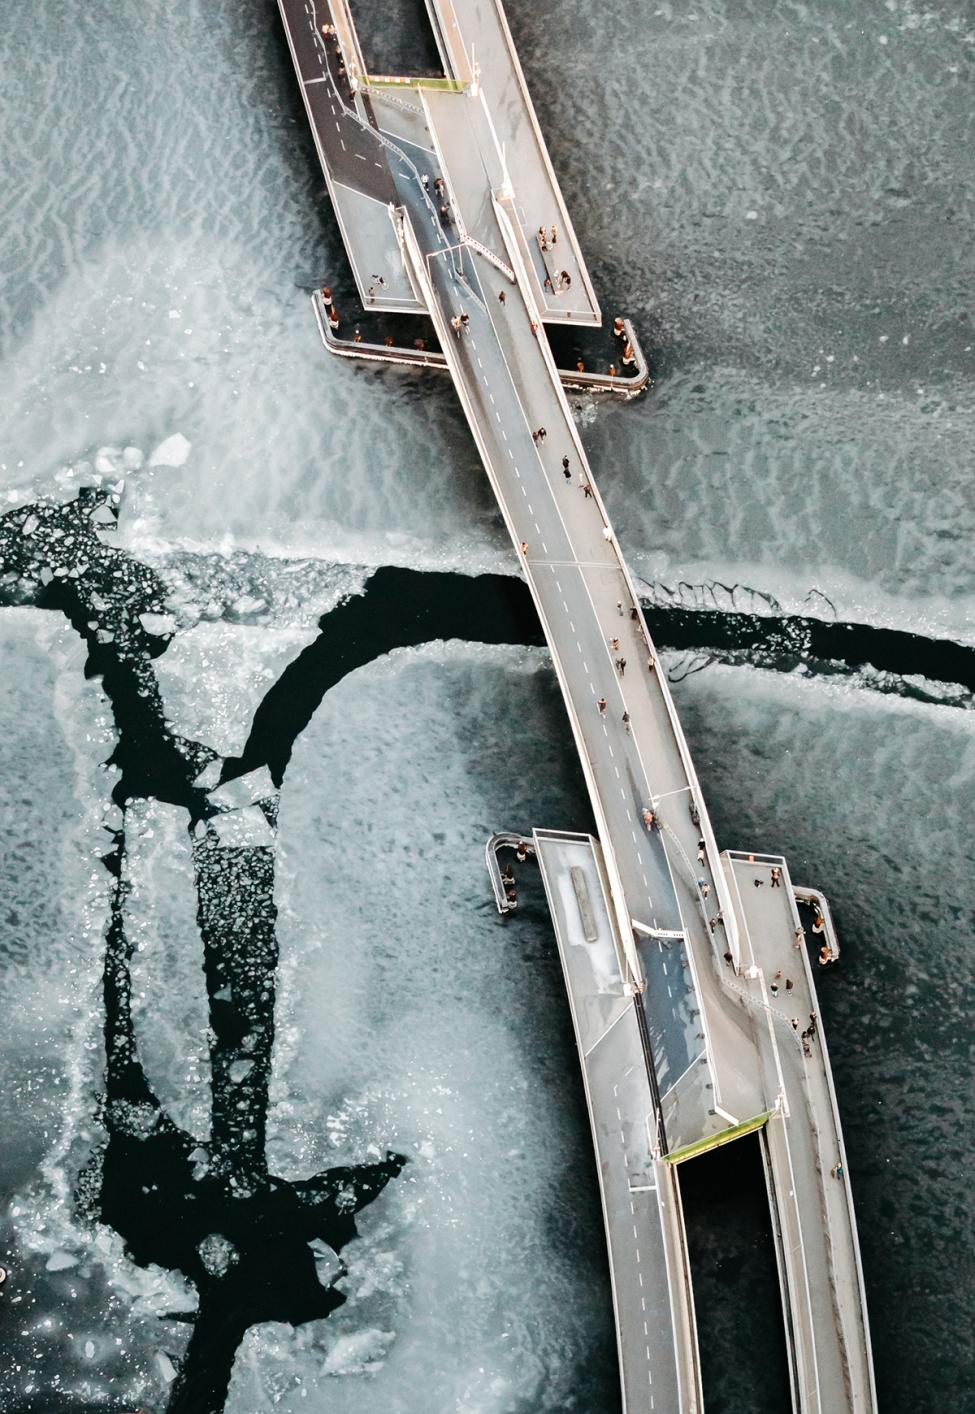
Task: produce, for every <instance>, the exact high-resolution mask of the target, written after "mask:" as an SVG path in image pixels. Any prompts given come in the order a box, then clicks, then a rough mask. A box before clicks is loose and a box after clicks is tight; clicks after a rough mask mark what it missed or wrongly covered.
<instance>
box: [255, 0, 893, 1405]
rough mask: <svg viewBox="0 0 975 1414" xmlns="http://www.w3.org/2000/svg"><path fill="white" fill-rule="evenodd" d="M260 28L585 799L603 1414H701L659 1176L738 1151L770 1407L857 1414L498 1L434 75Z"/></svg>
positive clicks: (471, 19) (567, 850)
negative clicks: (608, 1341)
mask: <svg viewBox="0 0 975 1414" xmlns="http://www.w3.org/2000/svg"><path fill="white" fill-rule="evenodd" d="M279 8H280V10H281V14H282V17H283V19H284V24H285V30H286V33H287V36H288V42H289V45H290V47H291V52H292V56H293V58H294V63H295V68H296V72H297V75H298V78H299V82H300V84H301V90H302V94H303V96H304V100H305V106H306V110H307V113H308V117H309V121H310V124H311V128H312V132H313V135H314V138H315V143H316V147H317V150H318V154H319V158H320V160H321V162H322V167H323V170H324V172H325V176H326V180H327V183H328V187H329V192H330V195H331V197H332V201H333V203H334V206H335V210H336V214H337V217H338V220H339V224H340V227H341V230H342V234H343V238H344V240H345V243H346V247H347V250H348V253H349V258H350V262H351V264H352V268H353V272H354V276H355V280H356V283H357V285H358V287H359V292H360V296H361V298H362V299H363V301H364V303H365V302H367V301H368V302H370V303H371V305H373V306H375V307H380V308H383V309H388V310H390V311H394V312H396V313H411V312H412V313H421V312H422V313H424V314H426V315H427V316H428V317H429V318H430V319H431V320H432V321H433V325H434V328H435V330H436V333H437V337H438V340H439V343H440V347H441V350H442V357H443V360H444V361H445V363H446V366H447V368H448V369H449V371H450V374H451V375H452V378H453V381H454V385H455V388H456V390H457V394H458V396H459V398H460V401H461V405H462V407H463V410H464V413H465V415H466V417H467V420H468V423H469V425H470V428H471V432H472V434H473V436H474V439H475V442H476V444H477V447H478V450H479V452H480V456H481V459H482V462H483V464H484V468H485V471H486V473H487V476H488V478H489V480H490V483H491V486H492V488H493V491H494V494H495V496H496V498H497V502H498V505H499V507H500V510H501V513H502V515H503V517H504V520H505V524H506V525H507V528H508V531H509V534H510V536H511V539H512V542H513V545H514V548H515V553H516V555H517V557H518V561H519V567H520V570H521V573H522V574H523V575H524V578H525V580H526V582H527V584H528V586H529V588H530V591H531V594H532V597H533V600H534V603H535V606H536V609H537V611H538V614H539V618H540V620H541V623H542V626H543V629H544V632H545V636H546V639H547V642H548V646H549V649H550V651H551V655H552V661H553V665H554V668H555V672H556V675H557V678H558V682H559V685H560V688H561V691H562V695H563V699H564V702H565V707H566V712H567V716H568V720H569V724H570V727H571V730H572V734H573V737H574V740H575V745H576V749H577V751H578V754H579V759H580V761H581V763H582V768H583V772H584V774H585V778H586V783H587V786H588V789H589V794H590V798H591V801H592V807H593V812H594V817H595V820H596V824H597V832H598V839H590V838H589V837H587V836H584V837H579V836H571V835H560V834H558V833H557V832H551V831H538V830H536V831H535V832H534V835H533V838H532V845H533V849H534V852H535V855H536V858H537V860H538V863H539V867H540V870H541V873H542V878H543V882H544V885H545V889H546V892H547V895H548V899H549V903H550V906H551V911H552V917H553V923H554V926H555V932H556V938H557V942H558V946H559V950H560V955H561V957H562V962H563V968H564V971H565V977H566V984H567V990H568V995H569V1000H570V1005H571V1008H572V1014H573V1019H574V1023H575V1027H576V1037H577V1041H578V1046H579V1052H580V1059H581V1063H582V1068H583V1077H584V1081H585V1087H586V1096H587V1102H588V1105H589V1111H590V1118H591V1121H592V1128H593V1138H594V1144H595V1148H596V1155H597V1160H598V1167H599V1176H600V1190H601V1197H602V1202H603V1211H604V1218H605V1225H606V1233H607V1243H608V1247H609V1252H610V1259H611V1270H612V1278H613V1300H614V1307H615V1311H616V1318H617V1335H618V1341H619V1355H620V1378H621V1389H622V1398H623V1405H624V1409H625V1410H627V1411H631V1414H635V1411H641V1410H673V1411H681V1414H691V1411H698V1410H700V1409H701V1408H702V1405H703V1401H702V1395H701V1387H700V1372H699V1362H698V1358H697V1340H698V1336H697V1331H696V1324H695V1317H694V1307H693V1296H692V1284H691V1274H690V1271H689V1265H688V1259H687V1252H686V1243H685V1241H684V1233H683V1218H682V1214H681V1205H680V1186H679V1165H680V1163H681V1162H683V1161H685V1160H689V1159H691V1158H692V1157H693V1156H694V1155H696V1154H698V1153H701V1152H703V1151H705V1150H707V1149H709V1148H713V1147H714V1146H716V1145H719V1144H722V1143H727V1142H730V1141H731V1140H733V1139H735V1138H737V1137H738V1136H739V1135H742V1134H745V1133H749V1132H752V1131H759V1133H760V1137H761V1145H762V1154H763V1159H764V1162H765V1167H766V1175H767V1180H768V1189H769V1197H770V1205H771V1211H772V1217H773V1231H774V1233H775V1238H776V1247H777V1258H778V1266H779V1275H780V1285H781V1291H782V1301H783V1314H784V1329H785V1338H786V1342H787V1346H788V1352H789V1368H790V1375H791V1385H792V1400H793V1407H794V1409H795V1410H797V1411H801V1414H837V1412H838V1411H844V1410H849V1411H856V1414H860V1411H872V1410H874V1409H875V1408H876V1396H875V1392H874V1383H873V1371H872V1362H871V1354H870V1340H869V1328H868V1322H867V1314H866V1303H865V1298H864V1291H863V1279H862V1273H861V1269H860V1258H859V1248H858V1242H857V1236H856V1226H855V1219H854V1212H853V1206H852V1198H851V1193H850V1186H849V1174H848V1169H847V1165H846V1162H845V1154H844V1151H843V1143H842V1134H841V1130H840V1124H839V1117H838V1112H837V1107H836V1101H835V1095H834V1093H833V1088H832V1081H831V1076H830V1071H829V1063H828V1057H827V1053H826V1048H825V1042H824V1039H823V1036H822V1029H821V1027H820V1025H819V1023H818V1015H817V1014H818V1006H817V1003H816V998H815V987H814V980H813V976H812V973H811V970H810V966H809V961H808V957H807V953H806V949H805V946H804V945H803V946H797V944H798V943H799V939H800V936H801V935H802V932H803V930H802V925H801V922H800V915H799V913H798V911H797V900H796V895H795V892H794V890H793V888H792V884H791V880H790V878H789V874H788V868H787V865H786V863H785V861H784V860H769V859H767V858H765V857H764V856H755V855H737V854H729V853H721V852H720V851H719V850H718V847H717V843H716V841H715V838H714V834H713V831H712V828H711V824H710V821H709V818H708V814H707V809H706V806H705V802H704V800H703V797H702V794H701V790H700V787H699V784H698V780H697V776H696V774H695V771H694V765H693V762H692V760H691V756H690V752H689V750H688V747H687V743H686V741H685V738H684V734H683V731H682V729H681V725H680V721H679V719H678V716H677V713H676V711H675V708H674V704H673V701H672V698H671V694H670V690H669V686H668V683H667V679H666V675H665V673H664V672H663V671H662V669H661V667H660V664H659V662H658V659H657V654H656V650H655V648H654V645H653V641H652V638H651V635H650V631H649V627H648V625H647V623H646V620H645V618H644V615H643V611H642V608H641V605H640V601H639V598H638V596H637V594H636V590H635V588H634V585H633V582H632V580H631V577H630V574H629V571H628V569H627V566H626V563H625V560H624V558H623V555H622V552H621V550H620V546H619V544H618V542H617V539H616V535H615V532H614V530H613V526H612V524H611V522H610V519H609V516H608V513H607V511H606V507H605V505H604V503H603V501H602V499H601V497H600V495H599V491H598V487H597V485H596V482H595V480H594V477H593V473H592V469H591V467H590V465H589V462H588V458H587V456H586V452H585V448H584V447H583V444H582V442H581V439H580V437H579V435H578V432H577V429H576V425H575V421H574V419H573V416H572V412H571V409H570V407H569V404H568V402H567V399H566V395H565V390H564V386H563V376H562V375H561V374H560V372H559V370H558V368H557V367H556V364H555V360H554V358H553V356H552V352H551V349H550V346H549V342H548V338H547V335H546V332H545V330H546V326H547V325H550V324H552V323H563V324H567V323H571V322H573V321H576V322H577V323H580V324H590V325H591V324H598V323H599V321H600V320H601V317H602V316H601V313H600V310H599V306H598V303H597V301H596V297H595V293H594V291H593V289H592V284H591V281H590V278H589V274H588V272H587V269H586V265H585V261H584V259H583V256H582V252H581V250H580V248H579V244H578V241H577V238H576V235H575V232H574V230H573V228H572V225H571V223H570V220H569V216H568V212H567V211H566V209H565V203H564V200H563V198H562V195H561V192H560V191H559V187H558V182H557V180H556V177H555V174H554V171H553V169H552V165H551V162H550V161H549V158H548V154H547V151H546V148H545V144H544V140H543V138H542V134H541V131H540V128H539V125H538V122H537V118H536V115H535V112H534V109H533V107H532V104H531V99H530V96H529V94H528V89H527V86H526V84H525V80H524V76H523V74H522V71H521V68H520V65H519V63H518V58H517V54H516V53H515V49H514V45H513V42H512V39H511V35H510V31H509V30H508V27H507V23H506V21H505V17H504V13H503V10H502V8H501V4H500V0H428V4H427V9H428V13H429V15H430V19H431V23H432V24H433V27H434V34H435V37H436V39H437V45H438V50H439V53H440V55H441V60H442V63H443V68H444V74H443V77H442V78H441V79H417V78H411V77H410V76H409V75H403V76H399V75H383V76H380V77H376V76H370V75H369V74H368V72H367V71H366V66H365V62H364V59H363V55H362V50H361V46H360V43H359V40H358V37H357V35H356V30H355V24H354V21H353V18H352V14H351V12H350V10H349V8H348V4H347V0H331V3H329V4H325V3H322V0H279ZM499 906H500V903H499ZM580 940H581V941H580ZM783 977H785V978H787V980H788V984H789V985H788V989H786V988H785V985H784V983H783V984H782V985H781V986H780V984H779V980H778V979H779V978H783ZM807 1017H808V1018H809V1020H808V1021H807V1020H806V1018H807ZM793 1023H795V1024H793ZM800 1023H801V1030H800Z"/></svg>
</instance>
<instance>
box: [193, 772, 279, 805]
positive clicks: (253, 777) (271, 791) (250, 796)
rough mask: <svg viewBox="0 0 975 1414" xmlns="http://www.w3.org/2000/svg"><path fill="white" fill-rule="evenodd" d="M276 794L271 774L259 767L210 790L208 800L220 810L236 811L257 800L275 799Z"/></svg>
mask: <svg viewBox="0 0 975 1414" xmlns="http://www.w3.org/2000/svg"><path fill="white" fill-rule="evenodd" d="M277 793H278V792H277V788H276V786H275V784H274V782H273V781H272V779H271V772H270V771H269V770H268V768H267V767H266V766H260V767H258V769H257V770H256V771H248V773H247V775H246V776H235V777H234V779H233V780H232V781H227V782H225V784H224V785H222V786H218V787H217V789H216V790H212V791H211V792H210V800H211V802H212V803H213V804H214V805H216V806H218V807H219V809H220V810H238V809H240V807H241V806H245V805H252V804H253V803H254V802H255V801H257V800H267V799H268V798H270V797H276V796H277Z"/></svg>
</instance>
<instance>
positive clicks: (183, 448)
mask: <svg viewBox="0 0 975 1414" xmlns="http://www.w3.org/2000/svg"><path fill="white" fill-rule="evenodd" d="M191 445H192V444H191V443H190V442H189V441H188V440H187V439H186V438H185V437H184V436H183V434H182V432H174V433H173V435H172V436H171V437H167V438H166V440H165V441H164V442H160V443H159V446H158V447H156V448H155V450H154V451H153V453H152V455H151V457H150V458H149V465H150V466H185V464H186V460H187V458H188V457H189V454H190V446H191Z"/></svg>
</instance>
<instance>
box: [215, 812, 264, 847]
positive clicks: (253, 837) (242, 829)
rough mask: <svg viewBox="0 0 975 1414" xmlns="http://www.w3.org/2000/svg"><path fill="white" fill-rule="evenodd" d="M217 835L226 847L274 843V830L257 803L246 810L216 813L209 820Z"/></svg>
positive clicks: (219, 842) (218, 840)
mask: <svg viewBox="0 0 975 1414" xmlns="http://www.w3.org/2000/svg"><path fill="white" fill-rule="evenodd" d="M209 824H210V828H211V829H212V830H213V831H214V833H215V834H216V836H217V842H218V844H220V845H221V846H222V847H223V848H224V849H230V848H233V849H240V848H242V847H243V846H244V845H251V846H254V845H263V846H268V847H270V846H271V845H273V844H274V831H273V830H272V829H271V826H270V825H269V824H268V822H267V817H266V815H265V814H264V812H263V811H262V810H261V809H260V808H259V807H258V806H256V805H250V806H248V807H247V808H246V809H245V810H228V812H227V813H226V814H225V815H215V816H214V817H213V819H212V820H210V822H209Z"/></svg>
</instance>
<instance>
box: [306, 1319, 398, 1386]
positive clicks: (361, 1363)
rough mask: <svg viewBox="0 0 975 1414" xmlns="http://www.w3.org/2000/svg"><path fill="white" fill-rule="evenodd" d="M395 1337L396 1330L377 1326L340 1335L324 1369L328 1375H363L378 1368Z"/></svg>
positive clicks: (329, 1353)
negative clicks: (387, 1329) (386, 1329)
mask: <svg viewBox="0 0 975 1414" xmlns="http://www.w3.org/2000/svg"><path fill="white" fill-rule="evenodd" d="M395 1339H396V1333H395V1331H381V1330H379V1329H378V1328H377V1327H374V1328H373V1329H371V1330H365V1331H352V1332H350V1333H349V1334H348V1335H340V1336H339V1338H338V1340H336V1341H335V1343H334V1344H333V1346H332V1348H331V1350H330V1351H329V1352H328V1355H327V1356H326V1359H325V1364H324V1365H323V1367H322V1369H323V1371H324V1373H325V1374H326V1375H362V1374H366V1373H367V1372H369V1371H373V1370H378V1369H379V1368H380V1367H381V1366H382V1364H383V1361H384V1360H385V1358H386V1352H387V1351H388V1350H389V1347H390V1346H391V1345H392V1343H393V1341H394V1340H395Z"/></svg>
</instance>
